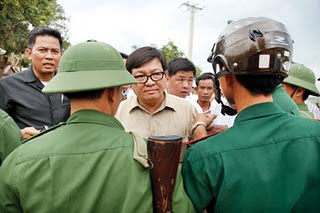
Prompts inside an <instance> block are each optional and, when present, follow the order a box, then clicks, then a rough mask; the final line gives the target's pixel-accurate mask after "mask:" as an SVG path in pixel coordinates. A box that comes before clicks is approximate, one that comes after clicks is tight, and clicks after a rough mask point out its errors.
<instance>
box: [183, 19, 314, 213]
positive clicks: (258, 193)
mask: <svg viewBox="0 0 320 213" xmlns="http://www.w3.org/2000/svg"><path fill="white" fill-rule="evenodd" d="M208 60H209V61H210V62H211V63H212V67H213V69H214V72H215V76H216V84H219V85H220V86H221V90H222V91H223V94H224V95H225V97H226V99H227V100H228V101H229V103H231V104H233V103H235V104H236V113H237V117H236V119H235V122H234V125H233V126H232V127H231V128H228V129H227V130H225V131H223V132H220V133H219V134H217V135H215V136H212V137H208V138H206V139H204V140H201V141H199V142H198V143H195V144H194V145H193V146H191V148H189V149H188V150H187V153H186V155H185V158H184V161H183V164H182V174H183V178H184V186H185V189H186V191H187V194H188V195H189V197H190V198H191V200H192V202H193V204H194V206H195V208H196V210H197V212H203V209H206V210H207V212H319V197H320V185H319V183H320V170H319V165H320V152H319V150H320V124H319V122H318V121H314V120H311V119H305V118H302V117H300V116H292V115H290V114H288V113H287V112H285V111H284V110H282V109H281V108H280V107H279V106H278V105H277V104H275V103H273V100H272V93H273V92H274V91H275V89H276V87H277V85H278V84H280V83H281V82H282V80H283V78H285V77H287V76H288V71H289V68H290V64H291V60H292V40H291V37H290V35H289V33H288V31H287V29H286V27H285V26H284V25H283V24H282V23H280V22H278V21H275V20H272V19H269V18H263V17H259V18H254V17H252V18H246V19H242V20H239V21H235V22H233V23H231V24H229V25H228V26H227V28H226V29H225V30H224V31H223V32H222V33H221V35H220V36H219V38H218V40H217V42H216V44H215V45H214V48H212V51H211V55H210V57H209V59H208ZM218 88H219V87H218ZM219 94H220V92H219V91H218V92H217V95H218V96H219ZM216 98H217V99H218V100H219V97H216ZM222 107H223V108H225V109H224V110H225V112H227V113H229V114H234V113H235V112H234V109H230V108H228V107H226V106H225V105H224V106H222ZM201 130H202V131H203V132H205V131H206V130H205V128H203V127H202V126H201V127H199V128H198V129H197V132H198V133H199V132H200V131H201Z"/></svg>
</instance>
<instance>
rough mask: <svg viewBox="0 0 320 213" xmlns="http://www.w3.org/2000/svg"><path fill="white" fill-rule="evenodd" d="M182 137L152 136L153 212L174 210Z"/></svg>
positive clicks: (150, 152) (151, 175)
mask: <svg viewBox="0 0 320 213" xmlns="http://www.w3.org/2000/svg"><path fill="white" fill-rule="evenodd" d="M181 144H182V137H180V136H177V135H170V136H150V137H149V138H148V144H147V147H148V156H149V159H150V160H151V161H152V163H153V168H152V169H151V170H150V177H151V184H152V195H153V196H152V197H153V212H157V213H163V212H172V194H173V191H174V187H175V180H176V175H177V170H178V165H179V156H180V151H181Z"/></svg>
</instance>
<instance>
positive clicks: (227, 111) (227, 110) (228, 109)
mask: <svg viewBox="0 0 320 213" xmlns="http://www.w3.org/2000/svg"><path fill="white" fill-rule="evenodd" d="M217 82H218V87H216V86H215V90H216V94H215V99H216V101H217V102H218V103H219V104H221V113H222V115H226V114H227V115H230V116H233V115H236V114H237V110H236V109H234V108H232V107H229V106H227V105H225V104H224V103H223V102H222V100H221V89H220V87H219V81H218V80H215V85H217Z"/></svg>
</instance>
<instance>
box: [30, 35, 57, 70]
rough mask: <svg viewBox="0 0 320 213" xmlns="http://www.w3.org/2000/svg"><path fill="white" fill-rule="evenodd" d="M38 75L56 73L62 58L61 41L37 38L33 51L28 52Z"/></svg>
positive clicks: (49, 37)
mask: <svg viewBox="0 0 320 213" xmlns="http://www.w3.org/2000/svg"><path fill="white" fill-rule="evenodd" d="M26 55H27V57H28V59H29V60H30V61H31V63H32V66H33V71H34V72H35V73H36V75H37V74H38V75H42V74H50V73H54V72H55V71H57V69H58V65H59V61H60V58H61V51H60V44H59V40H58V39H57V38H55V37H53V36H49V35H43V36H37V37H36V40H35V43H34V45H33V47H32V49H31V50H30V49H27V50H26Z"/></svg>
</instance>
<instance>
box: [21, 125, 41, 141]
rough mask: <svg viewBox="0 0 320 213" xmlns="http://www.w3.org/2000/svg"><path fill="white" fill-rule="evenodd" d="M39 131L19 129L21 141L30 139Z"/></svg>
mask: <svg viewBox="0 0 320 213" xmlns="http://www.w3.org/2000/svg"><path fill="white" fill-rule="evenodd" d="M39 132H40V131H39V130H37V129H35V128H34V127H26V128H24V129H21V134H22V138H21V139H22V140H25V139H27V138H30V137H31V136H34V135H36V134H38V133H39Z"/></svg>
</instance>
